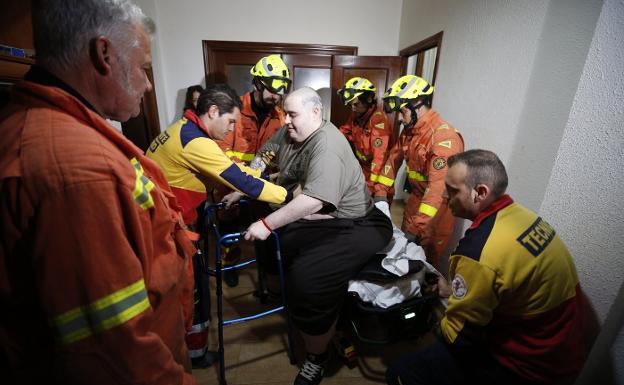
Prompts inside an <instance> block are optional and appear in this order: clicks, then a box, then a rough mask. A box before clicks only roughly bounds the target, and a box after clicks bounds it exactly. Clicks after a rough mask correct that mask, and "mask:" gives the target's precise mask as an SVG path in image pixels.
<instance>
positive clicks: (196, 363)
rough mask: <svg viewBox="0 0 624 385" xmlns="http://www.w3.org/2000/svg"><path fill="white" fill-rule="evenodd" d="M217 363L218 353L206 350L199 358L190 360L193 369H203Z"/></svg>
mask: <svg viewBox="0 0 624 385" xmlns="http://www.w3.org/2000/svg"><path fill="white" fill-rule="evenodd" d="M217 361H219V353H217V352H211V351H210V350H206V353H204V354H203V355H201V356H199V357H195V358H191V365H193V369H205V368H207V367H209V366H211V365H212V364H214V363H215V362H217Z"/></svg>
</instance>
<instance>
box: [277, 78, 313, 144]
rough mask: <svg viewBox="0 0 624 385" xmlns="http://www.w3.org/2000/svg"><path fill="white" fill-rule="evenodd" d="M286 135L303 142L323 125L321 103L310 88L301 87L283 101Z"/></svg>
mask: <svg viewBox="0 0 624 385" xmlns="http://www.w3.org/2000/svg"><path fill="white" fill-rule="evenodd" d="M284 111H285V112H286V126H287V127H288V134H289V135H290V137H291V139H293V140H294V141H295V142H303V141H304V140H306V139H307V138H308V137H309V136H310V135H312V133H313V132H314V131H316V130H317V129H319V128H320V127H321V124H322V123H323V103H322V102H321V97H320V96H319V94H317V93H316V91H314V90H313V89H312V88H309V87H303V88H299V89H297V90H295V91H293V92H292V93H290V94H289V95H288V96H287V97H286V100H285V101H284Z"/></svg>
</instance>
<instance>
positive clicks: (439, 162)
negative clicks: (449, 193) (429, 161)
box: [433, 156, 446, 170]
mask: <svg viewBox="0 0 624 385" xmlns="http://www.w3.org/2000/svg"><path fill="white" fill-rule="evenodd" d="M444 166H446V159H444V158H442V157H441V156H439V157H437V158H435V159H434V160H433V168H435V169H436V170H441V169H443V168H444Z"/></svg>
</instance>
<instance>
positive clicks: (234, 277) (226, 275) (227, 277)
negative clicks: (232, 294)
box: [223, 269, 238, 287]
mask: <svg viewBox="0 0 624 385" xmlns="http://www.w3.org/2000/svg"><path fill="white" fill-rule="evenodd" d="M223 282H225V284H226V285H228V286H229V287H236V286H238V271H237V270H235V269H232V270H225V271H224V272H223Z"/></svg>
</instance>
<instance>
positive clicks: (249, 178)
mask: <svg viewBox="0 0 624 385" xmlns="http://www.w3.org/2000/svg"><path fill="white" fill-rule="evenodd" d="M240 108H241V101H240V99H239V98H238V95H236V92H235V91H234V90H233V89H232V88H230V87H229V86H227V85H225V84H217V85H211V86H208V87H207V88H206V90H205V91H203V92H202V93H201V95H200V97H199V100H198V101H197V108H196V109H195V110H192V109H187V110H186V111H185V112H184V117H183V118H182V119H180V120H179V121H177V122H176V123H174V124H173V125H171V126H170V127H169V128H168V129H167V130H166V131H165V132H163V133H161V134H160V135H159V136H158V137H157V138H156V139H154V141H153V142H152V144H151V145H150V148H149V149H148V150H147V156H148V157H150V158H152V159H153V160H155V161H156V163H158V164H159V165H160V167H161V168H162V170H163V172H164V174H165V177H166V178H167V181H168V182H169V184H170V185H171V189H172V190H173V193H174V194H175V195H176V197H177V199H178V203H179V204H180V206H182V215H183V219H184V221H185V223H188V224H191V223H193V222H195V219H196V217H197V214H196V213H197V211H196V209H197V207H198V206H199V205H200V204H202V203H203V202H204V201H205V200H206V193H207V191H209V190H211V189H213V188H214V187H215V186H217V185H219V184H223V185H226V186H228V187H229V188H231V189H235V190H236V191H240V192H242V193H244V194H246V195H248V196H249V197H251V198H254V199H258V200H262V201H265V202H270V203H286V202H288V201H290V199H291V198H292V193H291V192H289V191H287V190H286V189H284V188H283V187H280V186H277V185H274V184H272V183H269V182H266V181H264V180H263V179H260V178H258V177H259V176H260V172H259V171H258V170H252V169H250V168H248V167H247V166H244V165H241V164H235V163H233V162H232V161H231V160H230V158H228V157H227V156H226V155H225V153H224V152H223V151H222V150H221V148H219V146H218V145H217V144H216V143H215V140H218V139H222V138H223V137H224V136H225V135H226V134H227V133H228V132H231V131H232V129H233V128H234V125H235V124H236V121H237V120H238V118H239V116H240ZM200 266H201V256H200V255H199V254H196V255H195V257H194V258H193V269H192V270H194V271H193V275H194V281H195V298H194V302H195V314H194V317H193V323H192V327H191V329H190V330H189V331H188V333H187V337H186V343H187V345H188V349H189V355H190V356H191V361H192V363H193V367H195V368H204V367H207V366H210V365H211V364H212V363H213V361H214V360H215V358H216V355H215V354H214V353H213V352H209V351H208V349H207V342H208V326H209V323H210V318H211V317H210V292H209V289H208V287H209V285H208V277H207V275H206V274H205V273H204V272H203V270H202V269H201V268H200Z"/></svg>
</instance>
